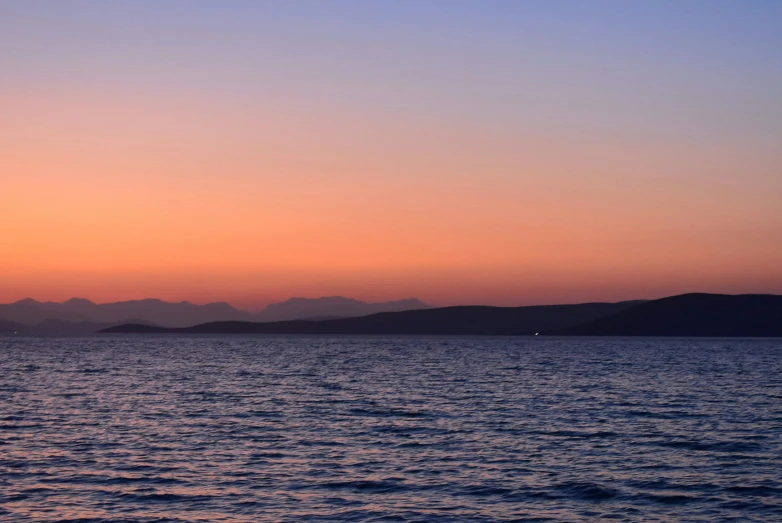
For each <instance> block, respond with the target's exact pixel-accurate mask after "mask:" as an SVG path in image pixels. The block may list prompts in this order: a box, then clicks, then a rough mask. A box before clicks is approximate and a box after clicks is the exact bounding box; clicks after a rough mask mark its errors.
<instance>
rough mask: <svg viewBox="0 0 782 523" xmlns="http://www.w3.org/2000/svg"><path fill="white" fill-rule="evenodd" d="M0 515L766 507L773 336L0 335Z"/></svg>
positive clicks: (236, 517) (182, 516) (254, 515)
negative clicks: (693, 337)
mask: <svg viewBox="0 0 782 523" xmlns="http://www.w3.org/2000/svg"><path fill="white" fill-rule="evenodd" d="M0 485H2V487H1V488H0V492H1V493H2V496H1V497H0V502H1V504H0V520H2V521H9V522H10V521H28V520H29V521H40V522H54V521H80V522H83V523H97V522H100V521H127V522H152V521H179V522H196V521H210V522H212V521H213V522H220V521H223V522H228V521H231V522H252V521H259V520H275V521H333V520H336V519H339V520H344V521H594V520H596V519H598V518H610V519H611V520H614V521H709V522H712V521H779V519H780V518H782V340H764V339H756V340H741V339H731V340H727V339H724V340H723V339H699V340H693V339H666V340H658V339H633V340H630V339H597V338H595V339H554V338H552V339H545V338H531V339H530V338H455V337H450V338H441V337H400V338H389V337H334V338H329V337H174V336H169V337H133V336H129V337H108V336H106V337H91V338H60V339H57V338H16V337H6V338H0Z"/></svg>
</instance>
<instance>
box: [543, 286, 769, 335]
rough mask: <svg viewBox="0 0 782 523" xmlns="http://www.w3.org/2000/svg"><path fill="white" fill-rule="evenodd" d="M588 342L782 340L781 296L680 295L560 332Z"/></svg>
mask: <svg viewBox="0 0 782 523" xmlns="http://www.w3.org/2000/svg"><path fill="white" fill-rule="evenodd" d="M554 333H556V334H569V335H588V336H761V337H762V336H770V337H775V336H782V296H777V295H770V294H742V295H736V296H730V295H725V294H682V295H679V296H671V297H669V298H662V299H660V300H654V301H649V302H646V303H642V304H640V305H637V306H635V307H632V308H629V309H626V310H624V311H621V312H618V313H616V314H613V315H611V316H607V317H604V318H599V319H595V320H593V321H590V322H586V323H584V324H582V325H579V326H576V327H572V328H568V329H563V330H559V331H556V330H555V332H554Z"/></svg>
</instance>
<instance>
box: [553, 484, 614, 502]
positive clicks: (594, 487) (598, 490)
mask: <svg viewBox="0 0 782 523" xmlns="http://www.w3.org/2000/svg"><path fill="white" fill-rule="evenodd" d="M554 489H555V491H556V492H561V493H564V494H566V495H567V496H568V497H574V498H577V499H583V500H587V501H605V500H608V499H613V498H615V497H617V496H618V495H619V491H618V490H616V489H614V488H611V487H606V486H603V485H599V484H597V483H579V482H569V483H561V484H559V485H556V486H555V487H554Z"/></svg>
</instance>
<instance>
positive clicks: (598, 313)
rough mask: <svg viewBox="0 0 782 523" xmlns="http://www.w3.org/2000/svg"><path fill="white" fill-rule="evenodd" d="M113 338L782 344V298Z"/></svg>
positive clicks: (490, 310)
mask: <svg viewBox="0 0 782 523" xmlns="http://www.w3.org/2000/svg"><path fill="white" fill-rule="evenodd" d="M103 332H106V333H183V334H385V335H408V334H410V335H422V334H423V335H426V334H432V335H533V334H544V335H581V336H588V335H592V336H720V337H721V336H751V337H755V336H768V337H776V336H782V296H776V295H737V296H730V295H719V294H683V295H679V296H672V297H668V298H662V299H659V300H652V301H646V302H643V301H640V302H639V301H634V302H620V303H585V304H579V305H548V306H532V307H484V306H463V307H443V308H432V309H426V310H413V311H403V312H387V313H378V314H372V315H369V316H362V317H358V318H345V319H336V320H324V321H311V320H310V321H306V320H297V321H284V322H271V323H256V322H237V321H233V322H211V323H204V324H200V325H195V326H192V327H186V328H178V329H170V328H169V329H166V328H160V327H154V326H149V325H122V326H117V327H112V328H109V329H105V330H104V331H103Z"/></svg>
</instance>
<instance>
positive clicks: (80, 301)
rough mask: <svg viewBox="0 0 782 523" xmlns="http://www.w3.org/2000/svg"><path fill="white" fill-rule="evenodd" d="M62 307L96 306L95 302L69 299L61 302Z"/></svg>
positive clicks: (84, 299)
mask: <svg viewBox="0 0 782 523" xmlns="http://www.w3.org/2000/svg"><path fill="white" fill-rule="evenodd" d="M62 304H63V305H96V303H95V302H93V301H90V300H88V299H86V298H71V299H70V300H67V301H64V302H62Z"/></svg>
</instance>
